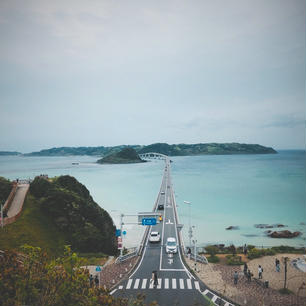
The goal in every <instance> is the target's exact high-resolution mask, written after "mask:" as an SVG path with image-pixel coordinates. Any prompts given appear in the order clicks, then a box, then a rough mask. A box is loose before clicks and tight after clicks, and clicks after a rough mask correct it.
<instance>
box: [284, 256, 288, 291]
mask: <svg viewBox="0 0 306 306" xmlns="http://www.w3.org/2000/svg"><path fill="white" fill-rule="evenodd" d="M288 259H289V258H288V257H284V264H285V281H284V289H286V288H287V262H288Z"/></svg>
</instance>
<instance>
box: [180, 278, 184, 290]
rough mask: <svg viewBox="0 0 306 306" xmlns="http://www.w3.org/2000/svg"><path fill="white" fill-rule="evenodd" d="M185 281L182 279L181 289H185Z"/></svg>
mask: <svg viewBox="0 0 306 306" xmlns="http://www.w3.org/2000/svg"><path fill="white" fill-rule="evenodd" d="M184 288H185V286H184V280H183V279H182V278H180V289H184Z"/></svg>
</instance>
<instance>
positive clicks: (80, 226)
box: [0, 175, 117, 255]
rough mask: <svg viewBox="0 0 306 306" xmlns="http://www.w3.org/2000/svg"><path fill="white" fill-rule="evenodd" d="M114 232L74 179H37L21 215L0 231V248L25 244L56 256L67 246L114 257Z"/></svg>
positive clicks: (79, 250) (86, 191)
mask: <svg viewBox="0 0 306 306" xmlns="http://www.w3.org/2000/svg"><path fill="white" fill-rule="evenodd" d="M115 230H116V228H115V226H114V224H113V221H112V219H111V217H110V216H109V214H108V213H107V211H105V210H104V209H102V208H101V207H100V206H99V205H98V204H97V203H95V202H94V201H93V199H92V197H91V195H90V193H89V191H88V190H87V189H86V187H85V186H84V185H82V184H81V183H79V182H78V181H77V180H76V179H75V178H74V177H71V176H68V175H66V176H60V177H56V178H54V179H51V180H47V179H45V178H43V177H36V178H35V179H34V181H33V182H32V183H31V185H30V190H29V193H28V195H27V198H26V201H25V204H24V208H23V211H22V214H21V216H20V217H19V218H18V219H17V221H16V222H14V223H12V224H10V225H7V226H5V227H4V229H3V230H2V231H1V232H0V245H2V247H3V248H5V249H12V248H18V247H19V246H20V245H22V244H24V243H27V244H30V245H34V246H39V247H41V248H42V249H44V250H47V251H48V253H50V254H53V255H56V254H59V253H60V252H62V250H63V248H64V245H67V244H68V245H71V247H72V249H73V250H74V251H77V252H81V253H98V252H102V253H104V254H109V255H114V254H116V252H117V242H116V237H115Z"/></svg>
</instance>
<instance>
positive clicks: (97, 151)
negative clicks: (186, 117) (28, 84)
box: [25, 143, 277, 156]
mask: <svg viewBox="0 0 306 306" xmlns="http://www.w3.org/2000/svg"><path fill="white" fill-rule="evenodd" d="M127 147H130V148H133V149H135V150H136V152H137V153H139V154H140V153H148V152H156V153H162V154H166V155H168V156H187V155H202V154H210V155H214V154H219V155H221V154H271V153H277V152H276V151H275V150H274V149H272V148H269V147H264V146H261V145H258V144H240V143H198V144H172V145H170V144H167V143H154V144H151V145H148V146H141V145H129V146H127V145H120V146H114V147H103V146H100V147H60V148H51V149H46V150H41V151H39V152H32V153H29V154H25V155H27V156H65V155H92V156H107V155H110V154H114V153H118V152H120V151H121V150H123V149H125V148H127Z"/></svg>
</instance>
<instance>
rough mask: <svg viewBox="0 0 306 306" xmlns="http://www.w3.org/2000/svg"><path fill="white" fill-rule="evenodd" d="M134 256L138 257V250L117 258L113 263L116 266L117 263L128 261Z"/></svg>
mask: <svg viewBox="0 0 306 306" xmlns="http://www.w3.org/2000/svg"><path fill="white" fill-rule="evenodd" d="M135 256H138V248H136V249H135V250H134V251H133V252H130V253H128V254H126V255H123V256H121V257H120V256H119V257H118V258H117V259H116V261H115V263H116V264H117V263H121V262H124V261H126V260H128V259H130V258H132V257H135Z"/></svg>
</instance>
